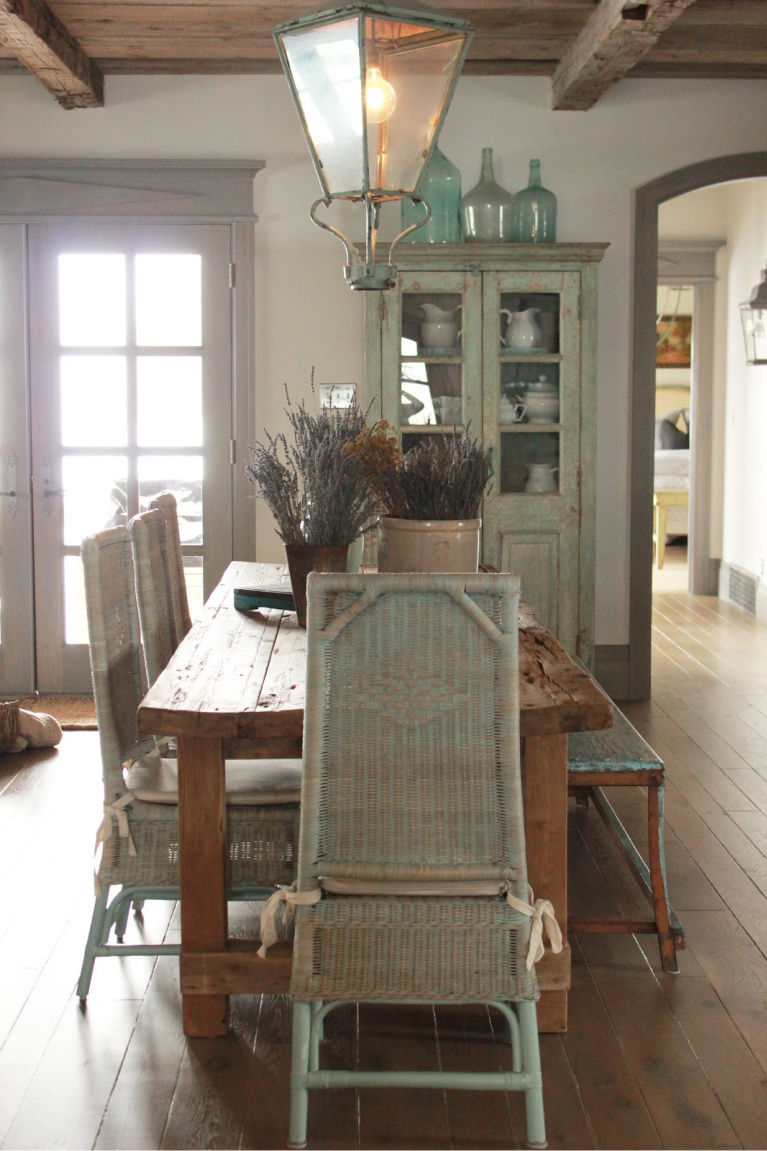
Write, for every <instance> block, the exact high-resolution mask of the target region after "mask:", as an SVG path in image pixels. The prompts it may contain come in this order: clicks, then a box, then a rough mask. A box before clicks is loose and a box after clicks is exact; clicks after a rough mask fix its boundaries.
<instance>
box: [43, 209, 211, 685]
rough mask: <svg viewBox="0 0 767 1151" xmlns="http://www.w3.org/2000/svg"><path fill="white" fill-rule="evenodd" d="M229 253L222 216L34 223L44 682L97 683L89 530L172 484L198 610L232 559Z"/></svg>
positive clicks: (124, 515)
mask: <svg viewBox="0 0 767 1151" xmlns="http://www.w3.org/2000/svg"><path fill="white" fill-rule="evenodd" d="M229 252H230V230H229V228H228V227H226V226H222V225H219V226H205V227H195V226H187V227H169V226H160V225H151V226H146V227H140V226H135V227H121V226H118V225H104V226H92V227H88V228H84V227H79V226H76V225H72V226H53V225H52V226H47V225H36V226H34V227H32V228H31V229H30V268H31V277H32V293H31V296H32V300H33V305H34V306H33V309H32V312H31V315H30V328H31V337H32V351H31V376H32V433H33V444H34V451H35V456H36V460H37V461H39V474H40V476H41V481H42V482H41V484H40V485H39V486H38V490H37V491H36V498H35V515H34V524H35V554H36V560H37V562H36V572H35V587H36V600H37V604H38V637H41V636H42V635H43V632H44V633H45V637H46V638H45V639H44V640H42V639H40V638H38V660H37V662H38V686H39V687H40V690H44V691H57V690H58V691H62V690H64V691H87V690H88V689H89V687H90V672H89V663H88V651H87V635H86V633H85V630H84V624H85V620H84V615H83V596H82V568H81V565H80V559H79V553H80V545H81V542H82V539H83V537H84V536H85V535H88V534H90V533H92V532H95V531H98V530H101V529H102V528H104V527H108V526H112V525H116V524H126V523H127V522H128V520H129V519H130V518H131V516H133V515H135V514H136V513H137V512H138V511H139V510H143V509H144V508H146V507H148V505H149V503H150V501H151V499H152V498H153V497H154V496H155V495H157V494H158V493H159V492H160V491H164V490H171V491H173V492H174V493H175V494H176V498H177V500H178V502H179V520H180V525H181V533H182V549H183V552H184V558H185V565H186V566H187V570H188V572H189V579H188V582H189V587H190V609H191V610H192V614H193V615H194V614H196V613H197V612H198V611H199V609H200V607H201V606H202V600H203V596H204V594H205V592H206V590H210V588H211V587H212V586H213V585H214V584H215V582H216V580H217V579H218V578H219V577H220V575H221V573H222V571H223V569H224V567H225V566H226V563H227V562H229V560H230V559H231V558H232V552H231V540H232V503H231V501H232V467H231V460H230V450H229V445H230V438H231V435H232V416H231V395H232V386H231V332H232V320H231V297H230V290H229V275H228V263H229ZM222 384H223V386H222ZM203 476H204V477H205V478H204V481H203ZM203 523H204V524H205V532H204V534H203Z"/></svg>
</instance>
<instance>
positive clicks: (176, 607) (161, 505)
mask: <svg viewBox="0 0 767 1151" xmlns="http://www.w3.org/2000/svg"><path fill="white" fill-rule="evenodd" d="M149 507H150V508H156V509H157V510H158V511H160V512H162V515H163V519H164V520H165V531H166V541H167V548H168V576H169V580H170V594H171V601H172V604H173V626H174V628H175V635H174V637H173V639H174V647H178V645H179V644H180V643H181V641H182V639H183V638H184V636H185V635H186V633H187V632H188V631H189V629H190V628H191V626H192V617H191V615H190V614H189V600H188V597H187V594H186V579H185V578H184V557H183V555H182V553H181V536H180V534H179V530H178V504H177V503H176V497H175V496H174V495H173V493H172V492H160V494H159V495H158V496H155V497H154V499H153V500H152V501H151V503H150V505H149Z"/></svg>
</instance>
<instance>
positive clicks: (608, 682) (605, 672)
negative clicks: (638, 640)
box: [594, 643, 631, 699]
mask: <svg viewBox="0 0 767 1151" xmlns="http://www.w3.org/2000/svg"><path fill="white" fill-rule="evenodd" d="M629 651H630V648H629V645H628V644H627V643H615V644H610V643H603V644H597V646H596V647H595V648H594V678H595V680H596V681H597V683H598V684H599V686H600V687H601V688H602V690H603V691H606V692H607V694H608V695H609V696H610V698H611V699H628V698H629V683H630V682H631V681H630V675H629V670H630V664H629Z"/></svg>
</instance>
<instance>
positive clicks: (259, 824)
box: [77, 527, 301, 999]
mask: <svg viewBox="0 0 767 1151" xmlns="http://www.w3.org/2000/svg"><path fill="white" fill-rule="evenodd" d="M81 554H82V560H83V569H84V573H85V597H86V609H87V618H88V634H89V645H90V659H91V678H92V681H93V694H94V698H95V703H96V717H97V720H98V729H99V739H100V744H101V759H102V773H103V783H104V814H103V820H102V823H101V826H100V828H99V831H98V835H97V849H98V850H97V854H98V853H99V852H100V858H98V860H97V867H96V901H95V906H94V910H93V916H92V920H91V926H90V931H89V934H88V941H87V944H86V948H85V955H84V959H83V965H82V970H81V973H80V978H79V981H78V985H77V994H78V996H79V997H80V999H85V998H86V996H87V994H88V988H89V986H90V980H91V975H92V973H93V966H94V962H95V960H96V958H97V957H98V956H105V955H159V954H169V953H170V954H178V952H179V947H178V946H177V945H175V944H137V945H125V944H122V942H121V941H122V937H123V935H124V932H125V927H126V924H127V920H128V914H129V910H130V904H131V903H134V904H135V903H138V904H139V905H140V904H141V902H142V901H144V900H148V899H165V900H176V899H178V898H179V872H178V764H177V761H176V760H170V759H164V758H162V757H161V756H160V754H159V750H158V747H157V743H156V741H155V739H154V737H153V736H145V735H141V734H140V733H139V731H138V728H137V721H136V713H137V709H138V706H139V703H140V702H141V699H142V697H143V696H144V694H145V692H146V689H147V680H146V672H145V667H144V659H143V655H142V651H141V644H140V639H139V619H138V611H137V607H136V598H135V585H134V569H133V557H132V554H131V540H130V535H129V533H128V530H127V529H126V528H124V527H117V528H111V529H107V530H105V531H102V532H99V533H97V534H96V535H93V536H89V537H87V538H86V539H85V540H83V543H82V548H81ZM300 778H301V764H300V761H299V760H294V761H291V760H266V759H262V760H236V761H232V762H229V761H227V763H226V788H227V831H228V852H227V866H228V882H229V898H230V899H264V898H266V896H267V895H269V894H270V892H271V891H272V890H273V886H274V884H278V883H291V882H292V881H293V880H294V878H295V875H296V855H297V849H298V819H299V807H298V800H299V796H300ZM114 887H119V888H120V890H119V891H118V892H117V893H116V894H115V895H114V896H113V898H112V900H111V902H110V901H109V895H110V889H112V888H114ZM182 920H183V908H182ZM112 928H114V929H115V935H116V937H117V940H118V942H117V944H114V943H110V942H109V937H110V932H111V931H112ZM182 929H183V928H182Z"/></svg>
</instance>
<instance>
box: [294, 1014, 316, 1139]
mask: <svg viewBox="0 0 767 1151" xmlns="http://www.w3.org/2000/svg"><path fill="white" fill-rule="evenodd" d="M311 1022H312V1006H311V1004H310V1003H294V1004H293V1055H292V1064H291V1069H290V1131H289V1133H288V1147H295V1148H300V1147H305V1146H306V1124H307V1119H308V1114H309V1092H308V1090H307V1088H306V1085H305V1083H306V1080H305V1076H306V1073H307V1071H308V1070H309V1035H310V1032H311Z"/></svg>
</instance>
